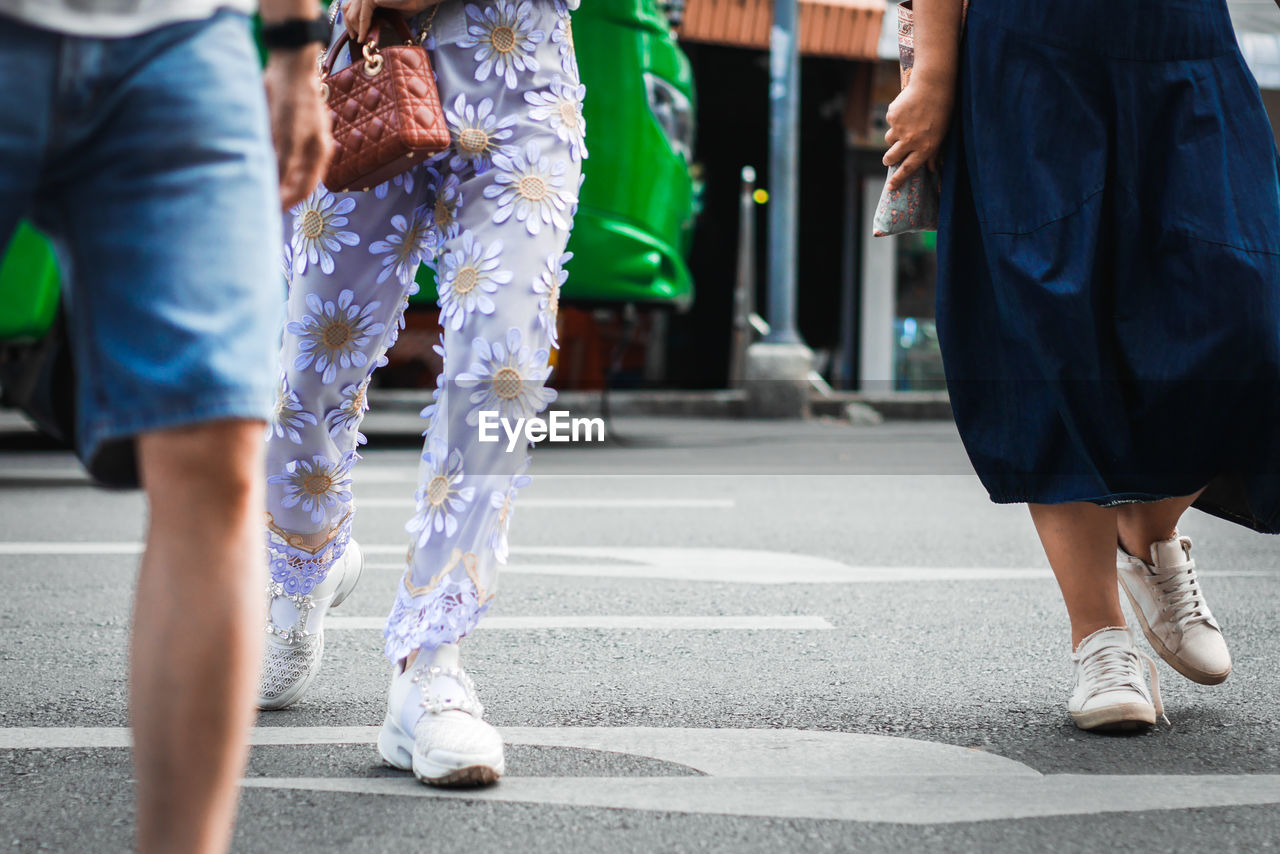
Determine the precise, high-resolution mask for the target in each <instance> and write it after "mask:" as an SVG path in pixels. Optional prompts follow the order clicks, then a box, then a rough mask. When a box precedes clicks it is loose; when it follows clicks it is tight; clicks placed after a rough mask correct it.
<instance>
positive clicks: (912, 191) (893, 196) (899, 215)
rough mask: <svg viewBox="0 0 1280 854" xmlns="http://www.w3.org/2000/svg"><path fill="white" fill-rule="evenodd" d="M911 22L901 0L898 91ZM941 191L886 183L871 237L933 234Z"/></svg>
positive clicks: (932, 179)
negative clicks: (897, 186) (896, 186)
mask: <svg viewBox="0 0 1280 854" xmlns="http://www.w3.org/2000/svg"><path fill="white" fill-rule="evenodd" d="M1277 2H1280V0H1277ZM964 11H965V13H967V12H968V11H969V3H968V0H965V4H964ZM914 22H915V12H914V11H913V9H912V6H911V0H903V2H902V3H899V4H898V59H899V61H900V62H901V75H902V88H904V89H905V88H907V84H908V83H909V82H911V68H912V66H914V65H915V61H916V48H915V23H914ZM897 171H898V167H897V166H890V167H889V175H888V178H892V177H893V173H895V172H897ZM887 180H888V179H886V182H887ZM941 191H942V176H941V175H939V174H938V173H937V172H930V171H929V170H928V169H927V168H925V169H919V170H917V171H916V173H915V174H914V175H912V176H911V177H910V178H908V179H907V183H906V184H904V185H903V186H902V187H901V189H898V190H890V189H889V187H888V184H887V183H886V184H885V189H884V191H883V192H882V193H881V194H880V203H879V204H878V205H876V216H875V220H874V223H873V226H874V228H875V236H876V237H888V236H889V235H892V234H910V233H911V232H913V231H937V230H938V200H939V197H940V196H941Z"/></svg>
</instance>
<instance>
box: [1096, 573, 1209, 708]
mask: <svg viewBox="0 0 1280 854" xmlns="http://www.w3.org/2000/svg"><path fill="white" fill-rule="evenodd" d="M1137 583H1141V582H1137ZM1120 589H1121V590H1123V591H1124V595H1125V596H1126V597H1127V598H1128V599H1129V604H1130V605H1132V606H1133V615H1134V616H1135V617H1137V618H1138V625H1140V626H1142V634H1143V636H1144V637H1145V638H1146V639H1147V643H1149V644H1151V648H1152V649H1154V650H1155V651H1156V655H1158V656H1160V657H1161V658H1162V659H1164V662H1165V664H1167V665H1169V666H1170V667H1172V668H1173V669H1174V670H1176V671H1178V672H1179V673H1181V674H1182V675H1183V676H1185V677H1187V678H1188V679H1190V680H1191V681H1192V682H1198V683H1200V684H1201V685H1221V684H1222V683H1223V682H1226V681H1227V677H1228V676H1230V675H1231V668H1230V667H1228V668H1227V669H1226V671H1224V672H1222V673H1210V672H1209V671H1207V670H1201V669H1200V668H1198V667H1196V666H1194V665H1192V664H1188V663H1187V662H1186V661H1184V660H1183V659H1181V658H1179V657H1178V656H1177V655H1175V654H1174V653H1173V652H1171V651H1170V650H1169V648H1168V647H1167V646H1165V645H1164V642H1163V641H1162V640H1160V636H1159V635H1157V634H1156V633H1155V632H1153V631H1151V626H1150V625H1149V624H1148V623H1147V618H1146V616H1144V615H1143V613H1142V608H1141V607H1139V606H1138V600H1137V598H1136V597H1135V596H1134V595H1133V594H1132V593H1130V592H1129V585H1128V584H1126V583H1125V576H1124V574H1123V573H1120Z"/></svg>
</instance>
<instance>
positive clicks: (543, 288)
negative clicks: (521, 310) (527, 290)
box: [533, 252, 573, 350]
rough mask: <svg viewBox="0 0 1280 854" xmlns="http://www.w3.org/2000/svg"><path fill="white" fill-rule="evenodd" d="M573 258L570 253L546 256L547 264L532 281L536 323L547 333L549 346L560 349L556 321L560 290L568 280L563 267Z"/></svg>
mask: <svg viewBox="0 0 1280 854" xmlns="http://www.w3.org/2000/svg"><path fill="white" fill-rule="evenodd" d="M572 258H573V253H572V252H566V253H564V254H563V255H557V254H556V253H554V252H552V253H551V254H550V255H548V256H547V263H546V265H545V266H544V267H543V268H542V272H541V273H539V274H538V278H536V279H534V280H533V292H534V293H535V294H537V295H538V297H539V299H538V323H540V324H541V325H542V328H543V329H544V330H545V331H546V333H547V338H549V339H550V341H551V346H552V347H555V348H556V349H557V350H558V349H560V338H559V336H558V335H557V333H556V320H557V318H558V317H559V316H560V288H561V287H563V286H564V283H565V282H566V281H568V279H569V273H568V272H567V271H566V270H565V269H564V265H565V264H567V263H569V261H570V260H571V259H572Z"/></svg>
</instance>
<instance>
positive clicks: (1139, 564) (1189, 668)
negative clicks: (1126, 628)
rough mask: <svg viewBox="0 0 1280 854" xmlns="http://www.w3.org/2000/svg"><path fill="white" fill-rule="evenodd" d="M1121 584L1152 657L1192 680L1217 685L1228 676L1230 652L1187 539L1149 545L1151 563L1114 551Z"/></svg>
mask: <svg viewBox="0 0 1280 854" xmlns="http://www.w3.org/2000/svg"><path fill="white" fill-rule="evenodd" d="M1116 572H1117V573H1118V574H1119V576H1120V586H1121V587H1122V588H1123V589H1124V592H1125V594H1126V595H1127V596H1128V597H1129V604H1131V605H1133V612H1134V614H1136V615H1137V617H1138V622H1139V623H1140V624H1141V625H1142V633H1143V634H1145V635H1146V636H1147V642H1148V643H1150V644H1151V648H1152V649H1154V650H1155V651H1156V654H1157V655H1159V656H1160V657H1161V658H1163V659H1164V660H1165V661H1167V662H1168V663H1169V666H1170V667H1172V668H1173V669H1174V670H1176V671H1178V672H1179V673H1181V674H1182V675H1183V676H1185V677H1187V678H1188V679H1190V680H1191V681H1193V682H1199V683H1200V684H1201V685H1217V684H1218V683H1220V682H1222V681H1224V680H1225V679H1226V678H1227V676H1229V675H1230V674H1231V652H1230V651H1229V650H1228V649H1227V641H1226V639H1225V638H1224V637H1223V636H1222V629H1221V628H1220V627H1219V626H1218V621H1217V620H1215V619H1214V618H1213V614H1212V613H1210V611H1209V606H1208V605H1207V604H1205V601H1204V593H1203V592H1202V591H1201V590H1200V582H1199V580H1198V579H1197V578H1196V562H1195V561H1194V560H1192V559H1191V538H1190V537H1182V536H1176V535H1175V536H1174V537H1173V538H1172V539H1168V540H1162V541H1160V542H1158V543H1152V544H1151V563H1147V562H1146V561H1144V560H1143V559H1142V558H1140V557H1134V556H1133V555H1131V554H1129V553H1128V552H1126V551H1125V550H1124V549H1116Z"/></svg>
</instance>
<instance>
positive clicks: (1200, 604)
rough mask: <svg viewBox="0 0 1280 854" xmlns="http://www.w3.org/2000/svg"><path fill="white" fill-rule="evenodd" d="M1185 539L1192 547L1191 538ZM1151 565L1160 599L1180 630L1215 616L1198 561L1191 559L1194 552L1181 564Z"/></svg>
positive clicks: (1186, 547) (1205, 621) (1152, 575)
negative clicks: (1202, 587) (1203, 587)
mask: <svg viewBox="0 0 1280 854" xmlns="http://www.w3.org/2000/svg"><path fill="white" fill-rule="evenodd" d="M1183 541H1184V543H1185V545H1184V548H1185V549H1189V548H1190V546H1191V541H1190V540H1189V539H1187V538H1185V537H1184V538H1183ZM1148 566H1149V567H1150V572H1151V577H1152V580H1153V582H1154V583H1155V587H1156V589H1157V590H1159V591H1160V597H1159V602H1160V604H1161V605H1164V606H1165V607H1167V608H1168V609H1169V611H1170V612H1171V613H1172V615H1173V620H1172V622H1173V623H1174V625H1176V626H1177V628H1178V630H1179V631H1181V632H1185V631H1186V630H1187V629H1188V628H1190V627H1191V626H1192V625H1193V624H1195V623H1208V622H1209V621H1210V620H1211V619H1212V615H1211V614H1210V613H1209V607H1208V605H1206V604H1205V601H1204V595H1203V594H1202V593H1201V592H1200V581H1199V579H1198V578H1197V577H1196V562H1195V561H1194V560H1191V556H1190V555H1187V562H1186V563H1184V564H1182V565H1181V566H1175V567H1170V568H1168V569H1164V568H1161V567H1158V566H1151V565H1150V564H1148Z"/></svg>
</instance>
